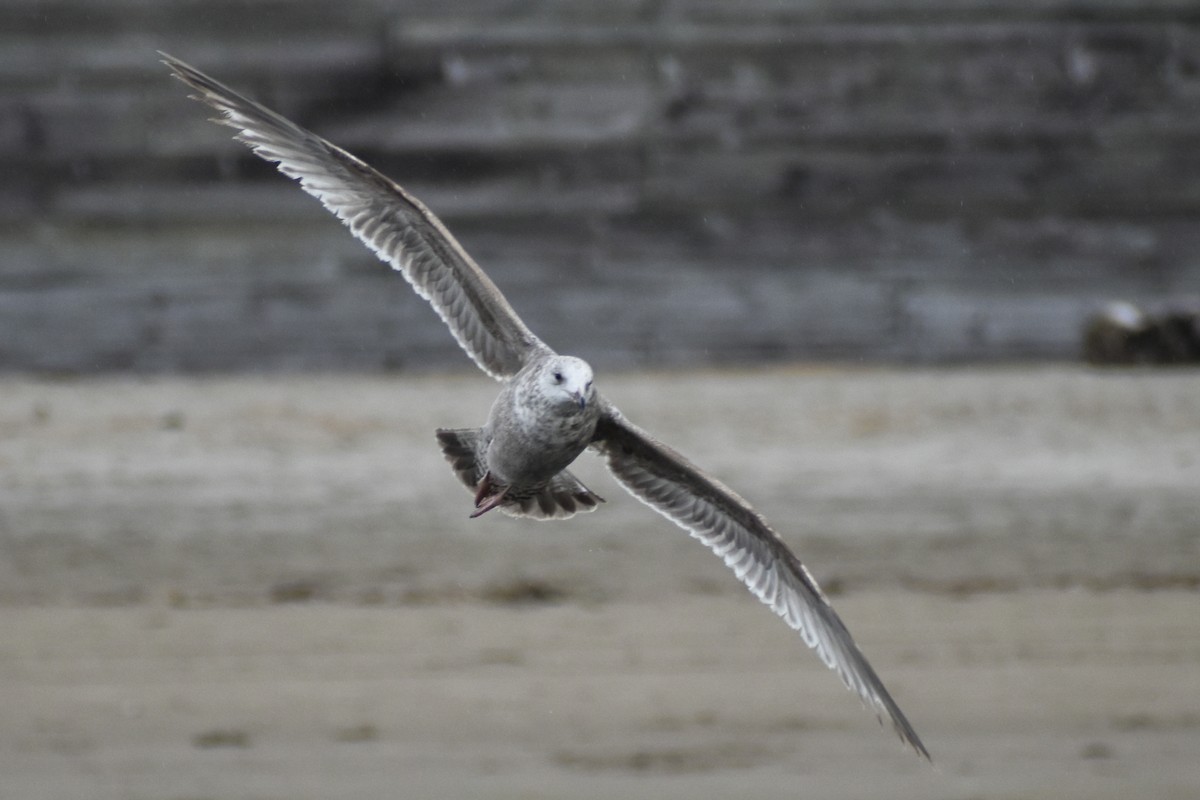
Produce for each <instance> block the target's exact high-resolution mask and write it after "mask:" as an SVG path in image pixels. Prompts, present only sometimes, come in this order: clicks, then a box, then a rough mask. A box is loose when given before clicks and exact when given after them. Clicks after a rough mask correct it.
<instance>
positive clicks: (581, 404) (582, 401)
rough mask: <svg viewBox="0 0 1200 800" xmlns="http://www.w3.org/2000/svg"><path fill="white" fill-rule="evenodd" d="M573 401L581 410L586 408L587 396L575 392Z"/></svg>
mask: <svg viewBox="0 0 1200 800" xmlns="http://www.w3.org/2000/svg"><path fill="white" fill-rule="evenodd" d="M574 394H575V400H576V401H577V402H578V403H579V407H580V408H581V409H583V408H587V396H586V395H585V394H584V393H583V392H575V393H574Z"/></svg>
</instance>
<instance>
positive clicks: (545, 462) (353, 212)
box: [163, 54, 929, 758]
mask: <svg viewBox="0 0 1200 800" xmlns="http://www.w3.org/2000/svg"><path fill="white" fill-rule="evenodd" d="M163 56H164V63H166V64H167V65H168V66H169V67H170V68H171V70H172V71H173V72H174V74H175V76H176V77H177V78H179V79H180V80H182V81H183V82H184V83H186V84H187V85H188V86H190V87H192V88H193V89H194V90H196V92H197V94H196V95H194V97H195V98H196V99H198V100H201V101H203V102H205V103H207V104H208V105H210V106H212V107H213V108H215V109H217V110H218V111H219V112H220V113H221V115H222V116H221V119H218V120H216V121H217V122H220V123H222V124H225V125H229V126H230V127H233V128H236V129H237V130H238V131H239V133H238V137H237V138H239V139H240V140H241V141H242V142H244V143H245V144H247V145H248V146H249V147H250V148H251V149H252V150H253V151H254V152H255V153H256V154H258V155H259V156H260V157H262V158H264V159H266V160H268V161H272V162H275V163H276V164H277V165H278V167H279V170H280V171H281V172H283V173H284V174H285V175H288V176H289V177H292V178H295V179H297V180H298V181H299V182H300V185H301V187H302V188H303V189H304V190H305V191H306V192H308V193H309V194H311V195H313V196H314V197H316V198H317V199H318V200H320V201H321V203H322V204H323V205H324V206H325V207H326V208H327V209H328V210H329V211H331V212H332V213H333V214H335V215H336V216H337V217H338V218H339V219H341V220H342V221H343V222H344V223H345V224H346V225H347V227H349V228H350V230H351V232H352V233H353V234H354V235H355V236H356V237H358V238H359V239H360V240H361V241H362V242H363V243H364V244H366V245H367V246H368V247H369V248H371V249H372V250H373V251H374V252H375V253H376V255H378V256H379V258H380V259H382V260H383V261H384V262H386V263H387V264H389V265H390V266H392V267H393V268H395V269H396V270H397V271H398V272H400V273H401V275H403V276H404V277H405V279H407V280H408V281H409V283H411V284H412V286H413V288H414V289H415V290H416V291H417V293H418V294H420V295H421V296H422V297H424V298H425V299H427V300H428V301H429V302H430V304H431V305H432V306H433V308H434V310H435V311H436V312H437V313H438V315H439V316H440V317H441V318H442V320H443V321H444V322H445V323H446V325H447V327H448V328H449V329H450V332H451V334H452V335H453V336H454V338H455V339H456V340H457V341H458V343H459V344H460V345H461V346H462V348H463V350H464V351H466V353H467V355H468V356H470V357H471V359H472V360H473V361H474V362H475V363H476V364H477V365H478V366H479V367H480V368H481V369H482V370H483V371H484V372H486V373H487V374H489V375H491V376H492V377H493V378H496V379H497V380H499V381H501V382H502V383H503V386H502V387H501V390H500V393H499V395H498V396H497V398H496V401H495V402H494V403H493V405H492V408H491V411H490V412H489V414H488V416H487V419H486V421H485V422H484V424H483V425H482V426H481V427H479V428H458V429H441V430H438V431H437V439H438V443H439V444H440V446H441V448H442V452H443V454H444V455H445V457H446V459H447V460H448V461H449V462H450V464H451V466H452V467H453V469H454V472H455V473H456V474H457V475H458V477H459V479H460V480H461V481H462V482H463V483H464V484H465V485H466V486H467V487H468V488H469V489H471V490H472V491H473V492H474V495H475V508H474V512H473V513H472V514H471V516H479V515H481V514H484V513H486V512H487V511H490V510H492V509H494V508H499V509H501V510H502V511H504V512H506V513H509V514H512V515H514V516H527V517H534V518H539V519H558V518H564V517H569V516H571V515H573V514H575V513H578V512H580V511H590V510H592V509H594V508H595V507H596V506H597V504H598V503H600V502H601V498H600V497H599V496H597V495H596V494H595V493H594V492H592V491H591V490H589V489H588V488H587V487H586V486H584V485H583V484H582V483H580V482H579V480H578V479H577V478H575V476H574V475H572V474H571V473H570V471H569V470H568V469H567V467H568V466H569V465H570V464H571V462H573V461H574V460H575V459H576V458H577V457H578V456H579V454H580V453H582V452H583V451H584V450H585V449H592V450H594V451H595V452H597V453H598V454H600V455H601V456H602V457H603V458H604V459H605V461H606V463H607V466H608V468H609V471H610V472H611V473H612V475H613V477H614V478H615V479H616V480H617V482H618V483H620V484H621V486H623V487H624V488H625V489H626V490H627V491H628V492H629V493H630V494H632V495H633V496H634V497H636V498H637V499H639V500H641V501H642V502H643V503H645V504H646V505H648V506H650V507H651V508H653V509H654V510H655V511H657V512H659V513H660V514H662V515H663V516H665V517H667V518H668V519H670V520H671V521H672V522H674V523H675V524H676V525H678V526H679V527H681V528H683V529H684V530H686V531H687V532H688V533H689V534H690V535H691V536H692V537H693V538H695V539H697V540H699V541H700V542H702V543H703V544H704V545H706V546H707V547H708V548H709V549H710V550H712V551H713V552H714V553H715V554H716V555H718V556H719V557H720V558H721V559H722V560H723V561H724V562H725V564H726V565H727V566H728V567H729V568H730V569H732V570H733V572H734V574H735V575H736V576H737V578H738V579H739V580H741V581H742V583H744V584H745V585H746V587H747V588H748V589H749V590H750V591H751V592H752V593H753V594H754V595H755V596H756V597H757V598H758V599H759V600H761V601H762V602H763V603H764V604H766V605H767V606H768V607H770V608H771V609H772V610H773V611H774V612H775V613H776V614H778V615H779V616H780V617H781V618H782V619H783V620H784V621H785V622H786V623H787V624H788V625H789V626H790V627H792V628H793V629H795V630H796V631H798V632H799V633H800V635H801V638H802V639H803V640H804V642H805V643H806V644H807V645H808V646H809V647H811V648H813V649H814V650H815V651H816V653H817V655H818V656H819V657H820V658H821V660H822V661H824V662H825V664H826V665H827V666H829V667H830V668H831V669H833V670H835V671H836V672H837V673H838V675H839V676H840V677H841V679H842V681H843V682H844V683H845V684H846V686H847V687H849V688H850V689H852V690H853V691H854V692H855V693H857V694H858V696H859V697H860V698H861V699H862V701H863V702H864V703H866V704H867V705H868V706H869V707H870V708H871V709H872V710H873V711H874V712H875V713H876V715H878V716H879V718H880V719H881V720H882V719H883V718H884V717H885V716H886V717H887V718H888V719H889V720H890V722H891V724H892V727H893V728H894V729H895V731H896V733H897V734H898V735H899V736H900V738H901V739H902V740H903V741H904V742H906V743H908V744H909V745H910V746H911V747H912V748H913V749H914V750H916V752H917V753H919V754H920V755H922V756H924V757H926V758H928V757H929V753H928V751H927V750H926V749H925V746H924V745H923V744H922V743H921V740H920V738H919V737H918V736H917V734H916V731H915V730H913V728H912V725H911V724H910V723H909V722H908V720H907V719H906V718H905V716H904V714H903V713H902V712H901V711H900V708H899V707H898V706H897V705H896V702H895V701H894V700H893V699H892V697H891V695H890V694H889V693H888V691H887V689H886V688H885V687H884V685H883V682H882V681H881V680H880V679H879V676H878V675H876V674H875V670H874V669H873V668H872V667H871V665H870V663H868V661H867V659H866V657H865V656H863V654H862V652H861V651H860V650H859V649H858V645H857V644H855V642H854V640H853V638H852V637H851V636H850V632H849V631H848V630H847V629H846V627H845V625H844V624H843V623H842V620H841V618H840V617H838V615H837V613H836V612H835V611H834V610H833V607H832V606H831V605H830V604H829V601H828V599H827V598H826V597H825V595H824V594H823V593H822V592H821V590H820V588H819V587H818V586H817V583H816V581H815V580H813V578H812V576H811V575H810V574H809V572H808V570H807V569H806V568H805V567H804V565H803V564H802V563H801V562H800V560H799V559H798V558H797V557H796V556H795V554H793V553H792V551H791V550H790V549H789V548H788V546H787V545H786V544H785V543H784V541H783V540H782V539H781V538H780V537H779V536H778V534H776V533H775V531H774V530H772V529H771V528H770V526H768V525H767V523H766V522H765V521H764V520H763V519H762V517H761V516H759V515H758V513H757V512H755V511H754V509H752V508H751V507H750V505H749V504H748V503H747V502H746V501H745V500H743V499H742V498H741V497H739V496H738V495H737V494H735V493H734V492H733V491H732V490H730V489H729V488H727V487H726V486H724V485H723V484H722V483H720V482H719V481H717V480H716V479H714V478H712V477H710V476H709V475H707V474H705V473H704V472H703V471H702V470H700V469H699V468H698V467H696V466H695V465H694V464H692V463H691V462H690V461H688V460H687V459H686V458H684V457H683V456H682V455H680V454H679V453H677V452H675V451H674V450H672V449H671V448H670V447H668V446H667V445H665V444H663V443H662V442H659V441H658V440H656V439H655V438H654V437H653V436H651V435H649V434H648V433H646V432H645V431H643V430H642V429H640V428H638V427H637V426H635V425H634V424H633V423H631V422H629V421H628V420H627V419H626V418H625V417H624V415H623V414H621V412H620V411H619V410H618V409H617V408H616V407H615V406H614V405H613V404H612V403H610V402H609V401H608V400H607V399H606V398H605V397H603V396H602V395H601V394H600V393H599V392H597V390H596V388H595V386H594V385H593V376H592V369H591V367H590V366H588V365H587V363H586V362H584V361H583V360H581V359H578V358H573V357H571V356H562V355H559V354H557V353H555V352H554V351H553V350H551V349H550V348H549V347H548V346H547V345H546V344H545V343H543V342H542V341H541V340H540V339H538V338H537V336H535V335H534V334H533V333H532V332H531V331H530V330H529V329H528V328H527V327H526V326H525V324H524V323H523V322H522V321H521V319H520V318H519V317H518V316H517V314H516V312H515V311H513V309H512V307H511V306H510V305H509V304H508V301H507V300H505V298H504V295H503V294H501V292H500V290H499V289H498V288H497V287H496V285H495V284H494V283H492V281H491V279H490V278H488V276H487V275H486V274H485V273H484V272H483V270H481V269H480V268H479V266H478V265H477V264H476V263H475V262H474V261H473V260H472V259H471V257H470V256H469V255H467V253H466V251H465V250H464V249H463V248H462V246H461V245H459V243H458V242H457V241H456V240H455V239H454V237H453V236H452V235H451V234H450V232H449V231H448V230H447V229H446V227H445V226H444V225H443V224H442V223H441V221H440V220H439V219H438V218H437V217H436V216H434V214H433V213H432V212H431V211H430V210H429V209H428V208H426V207H425V205H424V204H422V203H421V202H420V201H419V200H417V199H416V198H415V197H413V196H412V195H410V194H409V193H408V192H407V191H405V190H404V189H403V188H402V187H401V186H400V185H399V184H397V183H395V182H394V181H392V180H390V179H388V178H386V177H385V176H383V175H382V174H380V173H379V172H377V171H376V170H374V169H372V168H371V167H370V166H368V165H367V164H365V163H364V162H362V161H361V160H359V159H358V158H356V157H354V156H352V155H351V154H349V153H347V152H346V151H345V150H342V149H341V148H339V147H337V146H335V145H333V144H331V143H330V142H328V141H326V140H325V139H322V138H321V137H319V136H317V135H316V134H314V133H312V132H310V131H308V130H305V129H304V128H301V127H300V126H298V125H296V124H295V123H293V122H291V121H290V120H288V119H286V118H284V117H282V116H280V115H279V114H276V113H275V112H273V111H271V110H269V109H267V108H265V107H264V106H262V105H259V104H258V103H255V102H254V101H252V100H249V99H248V98H246V97H244V96H242V95H240V94H238V93H237V92H235V91H233V90H232V89H230V88H229V87H227V86H224V85H223V84H221V83H219V82H218V81H216V80H214V79H212V78H210V77H208V76H207V75H205V74H204V73H202V72H200V71H199V70H197V69H195V68H193V67H191V66H189V65H187V64H185V63H183V62H182V61H179V60H178V59H175V58H172V57H171V56H167V55H166V54H163Z"/></svg>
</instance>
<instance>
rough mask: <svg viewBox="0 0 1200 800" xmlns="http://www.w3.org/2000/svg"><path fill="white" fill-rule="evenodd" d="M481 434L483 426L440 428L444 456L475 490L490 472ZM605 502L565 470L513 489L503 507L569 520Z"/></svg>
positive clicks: (511, 513)
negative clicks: (534, 486) (528, 486)
mask: <svg viewBox="0 0 1200 800" xmlns="http://www.w3.org/2000/svg"><path fill="white" fill-rule="evenodd" d="M481 436H482V431H481V430H480V429H479V428H453V429H448V428H439V429H438V431H437V440H438V444H439V445H441V448H442V455H444V456H445V457H446V460H447V461H449V462H450V466H451V467H452V468H453V469H454V474H455V475H457V476H458V479H459V480H460V481H462V482H463V485H465V486H466V487H467V488H468V489H470V490H471V491H475V489H476V488H477V487H478V486H479V482H480V481H481V480H483V476H484V473H485V472H486V471H487V470H486V468H485V467H484V465H483V461H482V453H481V452H480V437H481ZM603 502H604V498H603V497H601V496H600V495H598V494H596V493H595V492H593V491H592V490H591V489H589V488H587V487H586V486H584V485H583V483H582V482H581V481H580V480H579V479H578V478H576V477H575V476H574V475H572V474H571V473H570V472H569V471H567V470H565V469H564V470H563V471H562V472H560V473H558V474H557V475H555V476H554V477H553V478H552V479H551V480H550V482H549V483H548V484H546V485H545V486H543V487H541V488H540V489H538V490H536V491H532V492H528V491H527V492H519V491H509V492H508V493H507V494H506V495H505V499H504V501H503V502H502V503H501V504H500V506H499V508H500V510H501V511H503V512H504V513H505V514H508V515H509V516H510V517H530V518H532V519H566V518H567V517H572V516H574V515H576V514H579V513H582V512H584V511H592V510H593V509H595V508H596V506H597V505H599V504H600V503H603Z"/></svg>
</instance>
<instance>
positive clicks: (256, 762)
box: [0, 368, 1200, 800]
mask: <svg viewBox="0 0 1200 800" xmlns="http://www.w3.org/2000/svg"><path fill="white" fill-rule="evenodd" d="M602 379H604V380H603V386H602V389H603V390H604V391H605V392H606V393H607V394H608V395H609V396H610V397H612V398H613V399H614V401H615V402H617V403H618V404H619V405H620V406H621V407H622V408H623V409H624V410H625V411H626V412H627V413H628V415H629V416H630V417H631V418H632V419H634V420H635V421H637V422H639V423H640V424H643V425H645V426H646V427H648V428H649V429H650V430H652V431H654V432H655V433H657V434H659V435H661V436H662V437H663V438H664V439H665V440H667V441H668V442H671V443H672V444H674V445H676V446H678V447H679V448H680V449H681V450H683V451H684V452H685V453H687V454H688V455H689V456H691V457H692V458H694V459H695V460H696V461H697V462H698V463H700V464H702V465H704V466H706V467H707V468H709V469H711V470H712V471H713V472H714V473H715V474H716V475H718V476H719V477H720V478H722V479H723V480H725V481H726V482H727V483H729V484H730V485H732V486H733V487H734V488H735V489H737V490H738V491H739V492H741V493H742V494H744V495H745V496H746V497H747V498H748V499H749V500H750V501H751V502H752V503H754V504H755V505H756V506H757V507H758V508H759V509H760V510H761V511H762V512H763V513H764V514H765V515H766V517H767V518H768V519H769V520H771V521H773V522H774V523H775V526H776V527H777V528H778V529H779V530H780V532H781V533H782V535H783V536H784V537H785V538H786V539H787V540H788V541H789V542H790V543H791V544H792V545H793V546H794V547H795V549H796V550H797V552H798V553H799V554H800V555H801V557H802V558H804V559H805V560H806V562H807V563H808V564H809V565H810V568H811V569H812V570H813V571H814V573H815V574H816V576H817V578H818V579H819V580H820V581H822V583H823V584H824V585H825V586H826V587H827V588H828V589H829V590H830V591H831V593H832V594H833V595H834V598H833V599H834V602H835V604H836V605H837V606H838V608H839V609H840V610H841V611H842V612H843V615H844V616H845V618H846V620H847V622H848V624H849V625H850V627H851V629H852V630H853V631H854V633H855V635H856V637H857V638H858V640H859V642H860V644H861V645H862V647H863V649H864V650H865V652H866V653H867V654H868V656H869V657H870V658H871V659H872V661H873V662H874V665H875V666H876V668H877V669H878V671H879V672H880V674H881V675H882V676H883V678H884V680H885V682H887V684H888V685H889V686H890V687H891V688H892V690H893V692H894V694H895V695H896V697H897V699H898V701H899V702H900V704H901V706H902V707H903V708H904V709H905V710H906V711H907V713H908V714H909V716H910V717H911V718H912V720H913V722H914V724H915V725H916V726H917V729H918V730H919V732H920V733H921V735H922V737H923V738H924V739H925V741H926V742H927V744H928V745H929V747H930V749H931V751H932V752H933V754H934V757H935V759H936V763H937V769H936V770H930V769H928V768H927V767H926V766H925V765H923V764H922V763H921V762H920V761H919V760H918V759H916V758H913V757H912V755H911V754H910V753H907V752H905V751H904V750H903V749H901V747H900V746H899V745H898V744H897V743H896V742H895V740H894V739H893V737H892V736H891V734H890V733H889V732H886V731H882V732H881V731H880V730H878V729H877V726H876V725H875V723H874V722H873V721H872V720H871V719H870V717H869V715H867V714H865V713H864V712H863V711H862V710H861V709H860V707H859V706H858V703H857V702H856V701H855V700H854V699H853V697H852V696H851V695H850V694H848V693H847V692H845V691H844V690H843V689H842V687H841V686H840V684H839V683H838V681H837V679H836V678H835V677H834V676H833V675H832V674H830V673H829V672H828V671H827V670H825V669H824V667H822V666H821V665H820V664H819V662H818V661H817V659H816V658H815V657H814V656H813V655H812V654H811V653H809V652H808V651H807V650H806V649H805V648H804V647H803V646H802V644H801V643H800V642H799V641H798V640H797V637H796V636H795V635H794V634H793V633H791V632H790V631H789V630H787V628H786V627H785V626H783V625H782V624H781V623H780V622H779V621H778V620H777V619H775V618H774V617H773V616H772V615H771V614H770V613H768V612H767V611H766V610H765V609H763V608H762V607H761V606H760V605H759V604H758V603H757V602H755V601H754V600H753V599H752V598H750V597H749V595H748V594H747V593H745V592H744V590H742V589H741V587H740V586H739V585H738V584H737V582H736V581H735V580H734V579H733V577H732V576H731V575H729V574H728V573H727V571H726V569H725V568H724V567H723V566H722V565H721V564H720V562H719V561H718V560H717V559H715V558H713V557H712V556H711V555H710V554H709V553H708V552H706V551H705V550H704V549H703V548H702V547H701V546H699V545H698V544H696V543H695V542H693V541H691V540H689V539H688V537H687V536H686V535H685V534H683V533H682V532H681V531H679V530H677V529H676V528H674V527H673V526H672V525H670V524H669V523H667V522H665V521H664V520H662V519H661V518H659V517H658V516H657V515H655V514H653V513H651V512H650V511H648V510H647V509H645V508H644V507H642V506H641V505H640V504H639V503H637V502H636V501H634V500H633V499H632V498H629V497H627V496H625V495H624V494H623V493H622V492H621V491H620V490H619V489H617V488H616V487H615V486H614V485H613V484H612V483H611V482H609V481H608V480H607V478H605V476H604V474H603V470H602V468H601V466H600V464H599V462H598V461H597V460H596V459H592V458H589V457H586V456H585V457H584V459H583V460H582V461H581V463H580V467H581V468H580V470H579V472H580V473H581V476H582V477H583V478H584V479H585V480H587V481H588V482H589V483H590V484H591V485H592V486H593V488H595V489H596V490H597V491H599V492H600V493H601V494H602V495H605V496H606V497H607V499H608V501H609V502H608V503H607V504H605V505H604V506H602V507H601V509H600V510H599V511H598V512H596V513H594V514H591V515H588V516H586V517H583V518H580V519H577V520H572V521H570V522H566V523H557V524H551V523H546V524H530V523H528V522H525V523H521V522H517V521H513V520H508V519H505V518H502V517H500V516H499V515H495V514H493V515H489V516H488V517H485V518H482V519H479V520H473V521H469V520H468V519H467V518H466V517H467V513H468V511H469V510H470V495H469V494H468V493H467V492H466V491H464V490H463V489H462V488H461V487H460V486H459V485H458V484H457V482H456V481H455V480H454V479H453V477H452V476H451V475H450V473H449V469H448V467H447V466H446V465H445V464H444V463H443V462H442V460H441V456H440V454H439V453H438V451H437V448H436V446H435V443H434V440H433V436H432V431H433V429H434V427H436V426H438V425H469V424H474V423H476V422H477V421H478V420H480V419H481V418H482V415H483V414H484V413H485V411H486V408H487V405H488V403H489V402H490V399H491V396H492V392H493V391H494V385H493V384H491V383H490V382H488V381H486V380H485V379H483V378H481V377H477V376H473V375H472V376H470V377H468V376H465V375H462V376H459V375H451V376H427V377H420V378H405V379H383V378H359V377H352V376H337V377H292V378H287V379H275V380H264V379H260V378H251V377H241V378H229V379H173V378H172V379H167V378H163V379H154V380H145V381H139V380H134V381H130V380H116V379H112V380H86V381H61V382H44V381H30V380H20V379H8V380H6V381H5V382H4V384H3V391H2V392H0V430H2V431H3V435H2V436H0V464H3V470H2V471H0V476H2V477H0V481H2V485H0V493H2V494H3V496H4V498H5V502H4V506H3V509H2V510H0V548H2V549H3V553H4V558H3V560H0V569H2V570H3V573H2V574H0V599H2V601H3V606H2V607H0V676H3V680H0V705H3V707H4V709H5V713H4V715H3V718H2V719H0V774H3V776H4V786H5V791H6V792H7V793H11V794H12V795H13V796H14V797H22V798H26V799H27V800H40V799H41V798H47V799H48V798H64V797H81V798H82V797H87V798H90V799H91V800H97V799H99V800H103V799H104V798H163V797H170V798H214V799H216V798H219V799H220V800H232V799H233V798H273V797H279V798H284V797H286V798H289V800H295V799H296V798H326V797H330V796H338V797H344V798H374V797H380V796H395V795H397V794H399V795H401V796H412V797H447V798H450V797H453V798H472V797H480V798H518V797H519V798H533V797H581V798H587V797H611V796H613V795H620V796H622V797H654V798H671V797H689V798H704V797H728V796H731V795H734V794H737V795H739V796H767V795H780V794H784V793H787V794H797V793H808V794H812V795H813V796H820V797H831V798H837V797H845V798H852V797H853V798H862V797H874V796H880V797H883V796H886V797H890V798H961V797H987V798H1018V797H1029V796H1053V797H1059V798H1089V800H1092V799H1093V798H1127V797H1130V796H1134V795H1136V796H1139V797H1156V798H1159V797H1161V798H1190V797H1194V796H1195V795H1196V794H1197V792H1200V767H1198V766H1197V762H1196V759H1195V758H1194V754H1195V753H1196V752H1197V751H1198V749H1200V670H1198V669H1197V666H1196V665H1197V663H1200V621H1198V620H1200V617H1198V616H1197V614H1196V613H1195V612H1196V587H1197V584H1198V583H1200V570H1198V568H1197V565H1198V564H1200V552H1198V550H1200V537H1198V536H1197V535H1196V534H1197V529H1196V525H1197V513H1196V512H1197V499H1196V486H1197V485H1200V433H1198V431H1200V393H1197V392H1196V391H1195V385H1196V377H1195V375H1194V373H1187V372H1157V373H1154V372H1134V373H1113V372H1106V373H1097V372H1092V371H1086V370H1082V369H1078V370H1077V369H1062V368H1040V369H1017V368H1012V369H1004V370H963V371H949V372H939V371H886V370H850V371H846V370H835V369H816V370H788V371H773V372H765V373H764V372H748V371H747V372H732V373H728V372H727V373H692V372H660V373H655V374H629V375H618V376H607V377H605V376H602Z"/></svg>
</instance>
